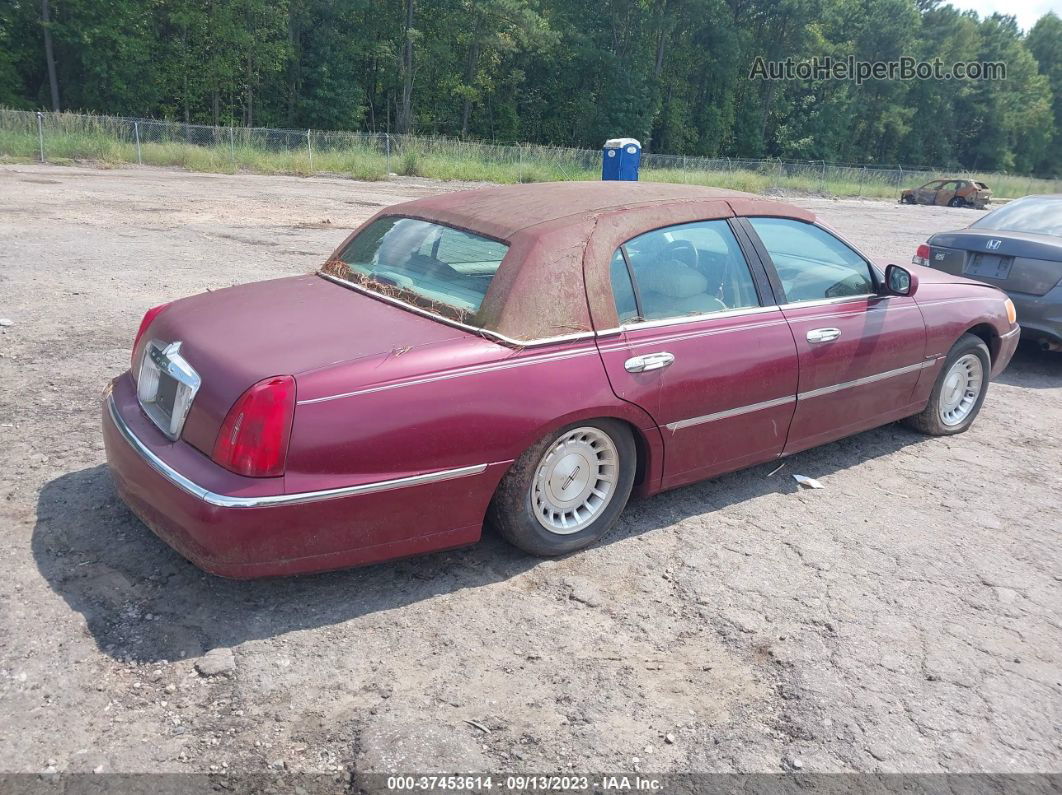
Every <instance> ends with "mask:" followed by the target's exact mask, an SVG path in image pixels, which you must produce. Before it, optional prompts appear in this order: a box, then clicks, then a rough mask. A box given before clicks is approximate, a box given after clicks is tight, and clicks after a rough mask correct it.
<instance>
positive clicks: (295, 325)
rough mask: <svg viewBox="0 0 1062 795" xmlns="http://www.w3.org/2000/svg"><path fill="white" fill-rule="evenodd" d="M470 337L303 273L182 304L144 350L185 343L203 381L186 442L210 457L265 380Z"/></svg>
mask: <svg viewBox="0 0 1062 795" xmlns="http://www.w3.org/2000/svg"><path fill="white" fill-rule="evenodd" d="M469 334H470V333H469V332H465V331H462V330H461V329H457V328H454V327H453V326H449V325H447V324H445V323H442V322H439V321H435V320H432V319H430V318H426V317H423V316H422V315H418V314H415V313H413V312H407V311H405V310H403V309H401V308H399V307H396V306H393V305H391V304H389V303H386V302H384V301H378V300H376V299H374V298H371V297H369V296H367V295H364V294H362V293H359V292H357V291H354V290H350V289H346V288H344V287H342V286H340V285H337V284H334V283H332V282H329V281H326V280H325V279H322V278H320V277H318V276H298V277H291V278H285V279H275V280H271V281H265V282H255V283H252V284H245V285H241V286H239V287H231V288H227V289H224V290H217V291H214V292H209V293H203V294H201V295H196V296H192V297H190V298H185V299H182V300H179V301H176V302H174V303H173V304H171V305H170V306H168V307H167V308H166V310H165V311H164V312H162V313H161V314H160V315H159V316H158V317H157V318H156V319H155V321H154V322H153V323H152V324H151V326H150V327H149V328H148V330H147V332H146V333H145V334H144V343H143V344H145V345H147V344H149V343H150V342H151V341H152V340H154V341H157V342H160V343H162V344H163V345H170V344H171V343H174V342H178V341H179V342H180V343H181V345H180V355H181V357H183V360H184V361H186V362H187V363H188V365H190V366H191V367H192V368H193V369H194V371H195V373H196V374H197V375H198V378H199V379H200V381H201V384H200V385H199V388H198V392H197V394H196V396H195V398H194V400H193V402H192V405H191V409H190V410H189V412H188V418H187V420H186V421H185V423H184V427H183V430H182V431H181V434H180V435H181V438H183V439H184V441H186V442H188V443H189V444H192V445H193V446H195V447H196V448H198V449H199V450H201V451H202V452H204V453H206V454H208V455H209V454H210V452H211V450H212V449H213V445H214V441H215V438H216V436H217V432H218V429H219V428H220V427H221V424H222V422H223V421H224V418H225V415H226V414H227V413H228V411H229V409H230V408H231V407H232V405H233V404H234V403H235V402H236V400H237V399H238V398H239V397H240V395H242V394H243V393H244V392H245V391H246V390H247V389H248V388H250V387H251V386H252V385H254V384H255V383H257V382H258V381H261V380H262V379H265V378H269V377H271V376H275V375H294V376H295V377H296V381H297V380H298V376H299V374H300V373H305V372H308V371H311V370H318V369H320V368H323V367H327V366H329V365H333V364H338V363H340V362H346V361H351V360H354V359H360V358H363V357H370V356H375V355H378V354H381V353H386V352H388V351H392V350H408V349H412V348H418V347H421V346H426V345H433V344H438V343H441V342H444V341H446V340H452V339H454V338H458V337H462V336H469ZM138 361H139V358H138ZM149 416H150V413H149Z"/></svg>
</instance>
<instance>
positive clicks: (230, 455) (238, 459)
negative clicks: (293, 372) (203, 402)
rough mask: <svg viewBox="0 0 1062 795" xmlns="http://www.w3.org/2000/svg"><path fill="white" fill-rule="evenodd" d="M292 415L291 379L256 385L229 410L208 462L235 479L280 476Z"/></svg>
mask: <svg viewBox="0 0 1062 795" xmlns="http://www.w3.org/2000/svg"><path fill="white" fill-rule="evenodd" d="M294 414H295V379H294V378H292V377H291V376H290V375H278V376H274V377H272V378H267V379H265V380H264V381H259V382H258V383H257V384H255V385H254V386H252V387H251V388H250V389H248V390H247V391H246V392H244V393H243V394H242V395H241V396H240V399H239V400H237V401H236V403H235V405H233V407H232V408H231V409H229V413H228V416H226V417H225V421H224V422H223V423H222V424H221V430H220V431H218V438H217V441H215V442H214V453H213V455H212V456H211V458H213V459H214V462H215V463H217V464H220V465H221V466H223V467H225V469H228V470H231V471H232V472H235V473H236V474H237V475H246V476H247V477H252V478H272V477H277V476H279V475H283V474H284V464H285V460H286V459H287V456H288V437H289V436H290V435H291V420H292V417H293V416H294Z"/></svg>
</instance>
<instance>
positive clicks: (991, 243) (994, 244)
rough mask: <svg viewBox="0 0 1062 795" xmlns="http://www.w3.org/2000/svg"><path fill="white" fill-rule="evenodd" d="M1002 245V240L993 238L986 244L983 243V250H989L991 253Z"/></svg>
mask: <svg viewBox="0 0 1062 795" xmlns="http://www.w3.org/2000/svg"><path fill="white" fill-rule="evenodd" d="M1002 243H1003V241H1002V240H999V239H997V238H993V239H992V240H989V241H988V242H987V243H985V248H987V249H990V250H991V251H995V250H996V249H997V248H999V247H1000V245H1002Z"/></svg>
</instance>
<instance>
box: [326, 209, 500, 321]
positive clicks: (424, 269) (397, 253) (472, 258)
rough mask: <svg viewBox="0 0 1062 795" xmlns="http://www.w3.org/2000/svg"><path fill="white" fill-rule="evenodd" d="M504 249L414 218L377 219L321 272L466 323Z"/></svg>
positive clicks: (481, 238)
mask: <svg viewBox="0 0 1062 795" xmlns="http://www.w3.org/2000/svg"><path fill="white" fill-rule="evenodd" d="M508 250H509V247H508V246H507V245H506V244H505V243H499V242H498V241H497V240H491V239H490V238H487V237H482V236H481V235H475V234H472V233H471V232H464V231H461V230H460V229H454V228H452V227H449V226H443V225H441V224H433V223H431V222H429V221H421V220H419V219H417V218H402V217H400V216H388V217H384V218H378V219H377V220H375V221H373V222H372V223H371V224H369V225H368V226H367V227H365V229H363V230H362V231H361V233H360V234H358V235H357V237H355V238H354V239H353V240H351V241H350V243H349V244H348V245H347V247H346V248H345V249H343V251H342V252H341V253H340V255H339V258H338V260H332V261H330V262H328V263H326V265H325V267H324V271H325V273H328V274H330V275H332V276H338V277H339V278H341V279H346V280H348V281H352V282H354V283H355V284H358V285H359V286H362V287H366V288H368V289H370V290H373V291H375V292H378V293H380V294H382V295H387V296H389V297H391V298H397V299H399V300H402V301H406V302H407V303H411V304H414V305H416V306H420V307H423V308H425V309H429V310H432V311H435V312H437V313H439V314H442V315H445V316H447V317H450V318H453V319H455V320H461V321H466V320H468V319H469V318H470V317H471V316H472V315H474V314H475V313H476V312H477V311H478V310H479V307H480V304H482V303H483V298H484V296H485V295H486V294H487V288H488V287H489V286H490V282H491V279H493V278H494V274H495V273H496V272H497V270H498V266H499V265H500V264H501V261H502V260H503V259H504V258H505V255H506V253H507V252H508Z"/></svg>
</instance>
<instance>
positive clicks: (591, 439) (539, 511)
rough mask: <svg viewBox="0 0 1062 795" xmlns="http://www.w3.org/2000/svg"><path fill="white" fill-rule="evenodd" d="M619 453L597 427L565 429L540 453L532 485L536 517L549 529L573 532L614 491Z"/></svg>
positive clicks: (588, 520)
mask: <svg viewBox="0 0 1062 795" xmlns="http://www.w3.org/2000/svg"><path fill="white" fill-rule="evenodd" d="M618 464H619V453H618V452H617V450H616V444H615V442H613V441H612V439H611V437H609V435H608V434H607V433H605V432H604V431H602V430H600V429H598V428H592V427H589V426H587V427H584V428H576V429H574V430H571V431H568V432H567V433H565V434H564V435H563V436H561V438H559V439H558V440H557V441H556V442H554V443H553V445H552V446H551V447H550V448H549V450H547V451H546V453H545V455H543V456H542V460H541V461H540V462H539V464H538V469H537V470H535V477H534V480H533V481H532V483H531V506H532V508H533V509H534V514H535V519H537V520H538V523H539V524H540V525H542V526H543V527H544V528H546V529H547V530H548V531H549V532H551V533H557V534H558V535H570V534H571V533H578V532H579V531H580V530H582V529H583V528H584V527H586V526H587V525H589V524H590V523H591V522H592V521H594V519H596V518H597V517H598V516H599V515H600V514H601V512H602V511H603V510H604V509H605V508H606V507H607V506H608V504H609V503H610V502H611V501H612V497H613V495H614V494H615V493H616V473H617V472H618V469H617V466H618Z"/></svg>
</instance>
